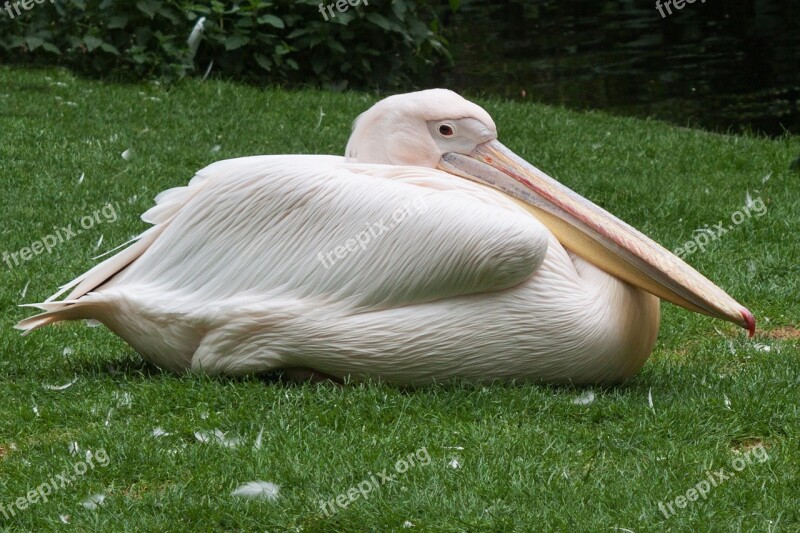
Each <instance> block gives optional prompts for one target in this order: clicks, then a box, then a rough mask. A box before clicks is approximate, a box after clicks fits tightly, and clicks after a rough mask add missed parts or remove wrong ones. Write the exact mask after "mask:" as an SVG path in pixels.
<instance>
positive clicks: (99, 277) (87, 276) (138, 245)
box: [44, 226, 164, 303]
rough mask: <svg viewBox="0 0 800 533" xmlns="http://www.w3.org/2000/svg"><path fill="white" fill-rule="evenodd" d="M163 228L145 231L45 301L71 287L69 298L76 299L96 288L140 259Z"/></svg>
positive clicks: (52, 298) (54, 298)
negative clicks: (132, 242) (132, 241)
mask: <svg viewBox="0 0 800 533" xmlns="http://www.w3.org/2000/svg"><path fill="white" fill-rule="evenodd" d="M163 230H164V227H163V226H155V227H152V228H150V229H149V230H147V231H145V232H144V233H142V234H141V236H140V238H139V240H137V241H136V242H135V243H134V244H132V245H131V246H129V247H127V248H125V249H124V250H122V251H121V252H119V253H118V254H116V255H114V256H111V257H109V258H108V259H106V260H105V261H103V262H102V263H99V264H97V265H95V266H94V267H93V268H91V269H90V270H88V271H86V272H84V273H83V274H81V275H80V276H78V277H77V278H75V279H74V280H72V281H70V282H69V283H67V284H66V285H63V286H62V287H61V288H60V289H59V291H58V292H57V293H55V294H54V295H52V296H51V297H50V298H48V299H47V300H45V301H44V303H50V302H53V301H54V300H56V299H57V298H59V297H60V296H61V295H62V294H64V293H65V292H67V291H69V290H70V289H72V292H70V293H69V295H68V296H67V299H69V300H76V299H78V298H80V297H81V296H83V295H85V294H86V293H88V292H89V291H91V290H94V289H96V288H97V287H99V286H100V285H102V284H103V283H105V282H106V281H108V280H109V279H110V278H111V277H112V276H114V274H116V273H118V272H120V271H121V270H122V269H124V268H125V267H126V266H128V265H129V264H131V263H132V262H133V261H135V260H136V259H138V258H139V257H140V256H141V255H142V254H143V253H144V252H145V250H147V249H148V248H149V247H150V245H151V244H153V242H154V241H155V240H156V238H157V237H158V236H159V234H161V232H162V231H163Z"/></svg>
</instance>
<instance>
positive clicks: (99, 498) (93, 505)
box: [81, 494, 106, 511]
mask: <svg viewBox="0 0 800 533" xmlns="http://www.w3.org/2000/svg"><path fill="white" fill-rule="evenodd" d="M104 501H106V495H105V494H92V495H91V496H89V497H88V498H86V499H85V500H83V502H81V505H83V506H84V507H85V508H87V509H89V510H90V511H94V510H96V509H97V508H98V507H100V506H101V505H103V502H104Z"/></svg>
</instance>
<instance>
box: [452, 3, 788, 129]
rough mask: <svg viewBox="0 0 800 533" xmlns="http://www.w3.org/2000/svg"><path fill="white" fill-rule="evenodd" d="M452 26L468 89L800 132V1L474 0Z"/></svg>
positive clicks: (459, 80) (459, 82)
mask: <svg viewBox="0 0 800 533" xmlns="http://www.w3.org/2000/svg"><path fill="white" fill-rule="evenodd" d="M663 3H664V0H662V4H663ZM664 13H665V14H666V13H667V12H666V8H665V9H664ZM445 26H446V28H447V31H448V32H449V35H450V38H451V44H452V47H453V50H454V58H455V61H456V64H455V66H454V67H453V68H452V70H451V71H449V72H447V73H445V74H444V78H443V79H442V80H441V82H442V83H444V84H446V85H447V86H450V87H452V88H455V89H457V90H462V91H468V92H470V91H471V92H476V91H480V92H483V93H489V94H497V95H502V96H506V97H510V98H520V99H522V98H527V99H534V100H537V101H541V102H546V103H551V104H564V105H566V106H567V107H571V108H594V109H605V110H609V111H611V112H614V113H618V114H627V115H635V116H653V117H657V118H661V119H665V120H669V121H671V122H674V123H677V124H680V125H690V126H693V127H701V128H706V129H710V130H716V131H735V132H736V131H741V130H753V131H758V132H764V133H767V134H770V135H780V134H782V133H783V132H785V131H789V132H792V133H794V134H800V1H798V0H749V1H748V0H724V1H723V0H706V1H705V3H704V4H703V3H702V0H696V1H695V2H694V3H693V4H686V5H685V6H684V7H683V9H681V10H679V11H678V10H676V9H675V8H674V7H672V15H667V16H666V18H662V16H661V15H660V14H659V12H658V10H657V9H656V7H655V0H637V1H624V0H616V1H611V0H609V1H601V0H588V1H587V0H571V1H570V0H560V1H556V0H539V1H531V2H522V1H515V0H504V1H496V2H478V1H470V0H466V1H463V2H462V4H461V7H460V8H459V9H458V10H457V11H456V13H455V14H454V15H450V16H448V17H447V18H446V19H445Z"/></svg>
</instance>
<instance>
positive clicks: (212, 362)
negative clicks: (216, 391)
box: [17, 89, 755, 385]
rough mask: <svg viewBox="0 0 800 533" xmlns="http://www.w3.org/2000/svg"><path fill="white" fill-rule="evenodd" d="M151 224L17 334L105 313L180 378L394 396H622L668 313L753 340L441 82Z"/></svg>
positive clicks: (700, 285)
mask: <svg viewBox="0 0 800 533" xmlns="http://www.w3.org/2000/svg"><path fill="white" fill-rule="evenodd" d="M142 219H143V220H144V221H145V222H147V223H150V224H152V227H150V228H149V229H148V230H146V231H145V232H144V233H142V234H141V235H140V236H139V237H137V238H136V239H135V240H134V241H133V242H132V244H130V246H128V247H127V248H124V249H123V250H122V251H120V252H119V253H118V254H116V255H114V256H112V257H110V258H108V259H106V260H105V261H103V262H101V263H99V264H97V265H96V266H95V267H94V268H92V269H90V270H89V271H88V272H86V273H84V274H83V275H81V276H79V277H78V278H77V279H75V280H73V281H72V282H70V283H68V284H66V285H64V286H63V287H61V290H60V291H58V292H57V293H56V294H54V295H53V296H52V297H50V298H49V299H48V300H47V301H46V302H44V303H41V304H36V305H35V306H36V307H39V308H40V309H43V310H44V311H45V312H44V313H42V314H39V315H36V316H33V317H31V318H28V319H26V320H23V321H22V322H20V323H19V324H18V325H17V328H19V329H22V330H23V331H25V332H26V333H27V332H30V331H32V330H35V329H37V328H39V327H42V326H45V325H48V324H52V323H54V322H59V321H62V320H78V319H88V320H94V321H99V322H101V323H102V324H104V325H105V326H106V327H108V328H109V329H110V330H111V331H113V332H114V333H116V334H117V335H118V336H120V337H121V338H122V339H124V340H125V341H126V342H127V343H128V344H130V345H131V346H132V347H133V348H134V349H135V350H136V351H137V352H139V353H140V354H141V355H142V356H143V357H144V358H146V359H147V360H149V361H151V362H152V363H154V364H155V365H158V366H159V367H162V368H165V369H170V370H172V371H175V372H178V373H180V372H186V371H194V372H204V373H207V374H212V375H220V374H224V375H231V376H237V375H244V374H253V373H264V372H270V371H276V370H284V371H286V372H288V373H289V374H290V375H297V376H304V375H309V373H312V374H313V375H317V376H327V377H332V378H336V379H345V378H349V379H352V380H365V379H377V380H382V381H385V382H390V383H395V384H399V385H422V384H426V383H431V382H434V381H447V380H452V379H466V380H472V381H490V380H532V381H539V382H554V383H574V384H592V383H594V384H613V383H620V382H623V381H625V380H627V379H629V378H630V377H631V376H633V375H634V374H635V373H636V372H637V371H638V370H639V369H640V368H641V367H642V365H643V364H644V362H645V360H646V359H647V357H648V356H649V354H650V353H651V351H652V349H653V346H654V344H655V341H656V336H657V333H658V327H659V303H660V302H659V299H664V300H667V301H669V302H672V303H674V304H677V305H679V306H682V307H684V308H686V309H689V310H691V311H695V312H699V313H704V314H706V315H710V316H712V317H717V318H720V319H723V320H727V321H730V322H733V323H735V324H738V325H740V326H742V327H743V328H745V329H747V330H748V331H749V332H750V335H751V336H752V334H753V332H754V330H755V321H754V319H753V315H752V314H751V313H750V311H748V310H747V309H746V308H744V307H743V306H741V305H740V304H738V303H737V302H736V301H735V300H734V299H733V298H731V297H730V296H729V295H728V294H726V293H725V292H724V291H723V290H722V289H721V288H719V287H718V286H716V285H715V284H714V283H712V282H711V281H709V280H708V279H707V278H705V277H704V276H702V275H701V274H700V273H698V272H697V271H696V270H694V269H693V268H691V267H690V266H689V265H687V264H686V263H684V262H683V261H682V260H681V259H679V258H678V257H676V256H675V255H673V254H672V253H670V252H669V251H668V250H666V249H665V248H663V247H661V246H660V245H658V244H657V243H655V242H654V241H652V240H651V239H649V238H648V237H646V236H645V235H644V234H642V233H640V232H639V231H637V230H636V229H634V228H633V227H631V226H629V225H628V224H626V223H625V222H623V221H621V220H619V219H618V218H616V217H614V216H613V215H611V214H610V213H608V212H606V211H605V210H603V209H602V208H600V207H598V206H597V205H595V204H594V203H592V202H590V201H589V200H587V199H585V198H583V197H581V196H580V195H578V194H577V193H575V192H573V191H572V190H570V189H569V188H567V187H565V186H564V185H562V184H560V183H558V182H557V181H556V180H554V179H553V178H551V177H549V176H548V175H547V174H545V173H544V172H542V171H541V170H539V169H537V168H536V167H534V166H532V165H531V164H529V163H527V162H526V161H524V160H523V159H521V158H520V157H518V156H517V155H515V154H514V153H513V152H511V151H510V150H509V149H508V148H506V147H505V146H504V145H502V144H501V143H500V142H499V141H498V140H497V128H496V127H495V123H494V121H493V120H492V118H491V117H490V116H489V114H488V113H487V112H486V111H485V110H484V109H483V108H481V107H479V106H478V105H476V104H474V103H472V102H470V101H468V100H466V99H464V98H462V97H461V96H459V95H458V94H456V93H454V92H452V91H449V90H444V89H433V90H427V91H420V92H414V93H409V94H401V95H394V96H390V97H388V98H386V99H384V100H382V101H380V102H378V103H377V104H375V105H374V106H372V107H371V108H370V109H368V110H367V111H365V112H364V113H362V114H361V115H360V116H359V117H358V118H357V119H356V121H355V123H354V125H353V131H352V135H351V137H350V139H349V141H348V143H347V147H346V155H345V157H338V156H328V155H267V156H255V157H243V158H238V159H230V160H225V161H219V162H216V163H214V164H212V165H210V166H208V167H206V168H204V169H202V170H200V171H199V172H198V173H197V174H196V175H195V177H194V178H193V179H192V180H191V181H190V182H189V184H188V185H187V186H185V187H177V188H173V189H169V190H167V191H164V192H162V193H161V194H159V195H158V196H157V197H156V205H155V206H154V207H152V208H151V209H150V210H148V211H147V212H145V213H144V214H143V215H142ZM67 291H69V293H68V294H67V295H66V296H65V297H64V299H62V300H60V301H59V300H58V298H60V297H62V296H63V295H64V294H65V293H67Z"/></svg>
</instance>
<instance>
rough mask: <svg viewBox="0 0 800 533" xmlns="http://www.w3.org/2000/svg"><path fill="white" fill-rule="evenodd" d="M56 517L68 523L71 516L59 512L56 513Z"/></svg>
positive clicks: (63, 522)
mask: <svg viewBox="0 0 800 533" xmlns="http://www.w3.org/2000/svg"><path fill="white" fill-rule="evenodd" d="M58 519H59V520H61V523H62V524H69V521H70V520H71V519H72V517H71V516H70V515H68V514H60V515H58Z"/></svg>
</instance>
